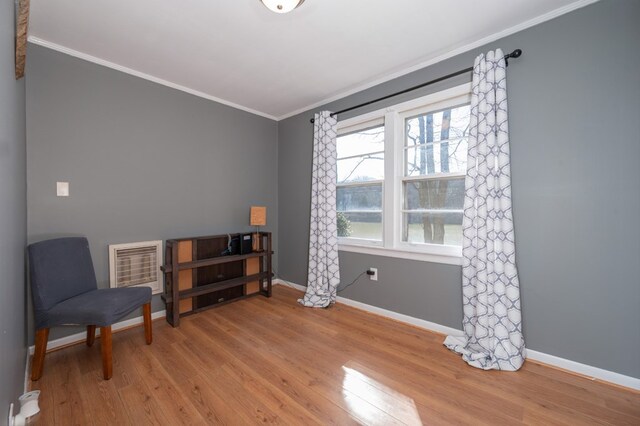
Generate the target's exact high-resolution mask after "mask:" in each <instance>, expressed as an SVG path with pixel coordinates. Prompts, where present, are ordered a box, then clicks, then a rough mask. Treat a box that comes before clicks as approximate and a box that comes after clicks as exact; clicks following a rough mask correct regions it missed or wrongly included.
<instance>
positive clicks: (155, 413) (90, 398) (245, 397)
mask: <svg viewBox="0 0 640 426" xmlns="http://www.w3.org/2000/svg"><path fill="white" fill-rule="evenodd" d="M273 294H274V295H273V297H272V298H270V299H267V298H264V297H255V298H251V299H246V300H242V301H238V302H235V303H231V304H228V305H225V306H221V307H219V308H215V309H211V310H209V311H206V312H202V313H199V314H197V315H192V316H189V317H186V318H184V319H183V320H181V322H180V327H179V328H176V329H174V328H171V327H170V326H169V325H168V324H167V323H166V322H165V321H164V320H162V321H156V322H154V330H153V331H154V342H153V344H152V345H150V346H147V345H146V344H145V336H144V332H143V329H142V327H138V328H135V329H131V330H126V331H123V332H119V333H115V334H114V335H113V378H112V379H111V380H109V381H104V380H102V364H101V360H100V350H99V349H97V348H96V346H98V345H99V344H98V345H94V347H93V348H88V347H86V345H84V344H80V345H76V346H73V347H69V348H65V349H62V350H59V351H55V352H52V353H49V354H47V356H46V358H45V365H44V374H43V375H42V378H41V379H40V381H38V382H32V389H41V390H42V395H41V397H40V407H41V409H42V411H41V413H40V414H39V419H38V424H43V425H65V426H67V425H127V424H131V425H143V424H158V425H181V424H184V425H204V424H231V425H236V424H255V423H274V424H300V425H313V424H337V425H348V424H374V425H396V424H435V425H439V424H443V425H444V424H470V425H478V424H492V425H499V424H509V425H511V424H536V425H540V424H544V425H548V424H566V425H577V424H620V425H622V424H627V425H640V393H637V392H633V391H628V390H624V389H622V388H619V387H615V386H611V385H607V384H603V383H599V382H594V381H591V380H588V379H586V378H582V377H578V376H575V375H572V374H569V373H566V372H563V371H560V370H556V369H553V368H550V367H547V366H542V365H539V364H535V363H532V362H527V363H525V366H524V367H523V368H522V370H521V371H519V372H517V373H508V372H497V371H480V370H477V369H475V368H472V367H469V366H467V365H466V364H465V363H464V362H463V361H462V360H461V359H460V358H459V356H458V355H456V354H453V353H451V352H450V351H449V350H447V349H446V348H445V347H444V346H442V340H443V336H442V335H440V334H436V333H432V332H429V331H425V330H421V329H418V328H414V327H411V326H408V325H405V324H402V323H399V322H395V321H392V320H389V319H386V318H382V317H379V316H375V315H372V314H369V313H367V312H363V311H360V310H357V309H354V308H351V307H349V306H345V305H341V304H338V305H336V306H334V307H332V308H330V309H308V308H302V307H301V306H299V305H298V304H297V303H296V299H297V298H298V297H299V296H300V293H299V292H298V291H296V290H293V289H290V288H287V287H283V286H276V287H275V288H274V292H273Z"/></svg>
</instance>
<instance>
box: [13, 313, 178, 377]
mask: <svg viewBox="0 0 640 426" xmlns="http://www.w3.org/2000/svg"><path fill="white" fill-rule="evenodd" d="M165 315H166V312H165V311H164V310H162V311H158V312H154V313H152V314H151V319H152V320H154V319H157V318H164V317H165ZM143 322H144V319H143V318H142V316H139V317H135V318H131V319H128V320H124V321H120V322H117V323H115V324H113V325H112V326H111V330H112V331H118V330H122V329H123V328H128V327H131V326H134V325H138V324H142V323H143ZM99 335H100V328H99V327H96V336H99ZM86 338H87V333H86V332H81V333H76V334H72V335H70V336H65V337H60V338H59V339H55V340H50V341H49V342H48V343H47V351H50V350H53V349H57V348H59V347H61V346H67V345H73V344H75V343H80V342H84V341H85V339H86ZM34 351H35V346H33V345H32V346H29V355H33V353H34ZM28 364H29V356H27V365H28ZM26 377H28V376H27V372H26V368H25V382H26V380H27V379H26Z"/></svg>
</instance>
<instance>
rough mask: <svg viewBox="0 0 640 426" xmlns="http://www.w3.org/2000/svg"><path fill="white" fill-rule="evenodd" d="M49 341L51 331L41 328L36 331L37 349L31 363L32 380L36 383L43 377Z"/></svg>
mask: <svg viewBox="0 0 640 426" xmlns="http://www.w3.org/2000/svg"><path fill="white" fill-rule="evenodd" d="M48 340H49V329H48V328H41V329H40V330H36V342H35V343H36V349H35V352H34V354H33V362H32V363H31V380H33V381H36V380H39V379H40V377H42V368H43V367H44V354H45V353H46V352H47V341H48Z"/></svg>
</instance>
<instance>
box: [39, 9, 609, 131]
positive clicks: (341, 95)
mask: <svg viewBox="0 0 640 426" xmlns="http://www.w3.org/2000/svg"><path fill="white" fill-rule="evenodd" d="M597 1H599V0H578V1H576V2H573V3H571V4H569V5H566V6H564V7H561V8H558V9H555V10H552V11H550V12H548V13H545V14H543V15H540V16H538V17H535V18H533V19H530V20H528V21H525V22H523V23H520V24H518V25H514V26H512V27H510V28H507V29H505V30H502V31H499V32H497V33H494V34H491V35H489V36H487V37H483V38H481V39H479V40H477V41H474V42H473V43H469V44H466V45H464V46H461V47H458V48H456V49H453V50H450V51H449V52H447V53H444V54H442V55H438V56H435V57H431V58H426V59H424V60H422V61H420V62H419V63H417V64H414V65H411V66H409V67H406V68H403V69H401V70H397V71H394V72H392V73H389V74H385V75H384V76H382V77H379V78H376V79H374V80H371V81H369V82H367V83H364V84H361V85H358V86H356V87H354V88H351V89H348V90H345V91H342V92H339V93H337V94H334V95H332V96H330V97H328V98H325V99H323V100H321V101H318V102H315V103H313V104H310V105H307V106H305V107H302V108H299V109H296V110H294V111H291V112H289V113H287V114H284V115H281V116H274V115H271V114H267V113H265V112H262V111H258V110H255V109H252V108H249V107H246V106H243V105H239V104H236V103H234V102H231V101H227V100H225V99H222V98H218V97H216V96H212V95H210V94H208V93H204V92H201V91H199V90H195V89H191V88H189V87H186V86H183V85H180V84H177V83H173V82H171V81H168V80H164V79H162V78H159V77H155V76H153V75H150V74H147V73H144V72H140V71H136V70H134V69H131V68H128V67H125V66H123V65H119V64H116V63H113V62H110V61H107V60H105V59H101V58H98V57H95V56H92V55H89V54H87V53H84V52H80V51H77V50H74V49H71V48H68V47H66V46H62V45H60V44H57V43H53V42H50V41H48V40H44V39H42V38H39V37H35V36H29V37H28V41H29V43H32V44H35V45H38V46H42V47H46V48H48V49H51V50H55V51H57V52H61V53H65V54H67V55H70V56H73V57H75V58H78V59H82V60H85V61H88V62H92V63H95V64H98V65H102V66H104V67H107V68H111V69H114V70H117V71H121V72H123V73H125V74H129V75H133V76H136V77H139V78H143V79H145V80H149V81H152V82H154V83H157V84H161V85H163V86H166V87H170V88H172V89H176V90H180V91H182V92H186V93H189V94H191V95H194V96H198V97H200V98H204V99H208V100H210V101H214V102H218V103H220V104H223V105H227V106H229V107H232V108H236V109H239V110H242V111H245V112H248V113H251V114H254V115H258V116H260V117H264V118H268V119H270V120H274V121H280V120H284V119H286V118H289V117H293V116H295V115H298V114H301V113H304V112H307V111H309V110H313V109H314V108H318V107H320V106H322V105H325V104H328V103H330V102H333V101H336V100H339V99H342V98H345V97H347V96H350V95H353V94H354V93H358V92H361V91H363V90H366V89H369V88H371V87H374V86H377V85H379V84H382V83H386V82H387V81H390V80H393V79H395V78H398V77H401V76H404V75H407V74H409V73H412V72H414V71H417V70H419V69H422V68H426V67H428V66H430V65H433V64H436V63H438V62H441V61H444V60H446V59H449V58H452V57H454V56H456V55H459V54H461V53H464V52H468V51H470V50H473V49H475V48H477V47H480V46H483V45H485V44H488V43H491V42H494V41H496V40H499V39H501V38H503V37H506V36H509V35H511V34H515V33H517V32H520V31H522V30H525V29H527V28H530V27H533V26H535V25H538V24H541V23H543V22H546V21H549V20H551V19H554V18H557V17H558V16H561V15H565V14H567V13H569V12H572V11H574V10H577V9H580V8H583V7H585V6H588V5H590V4H593V3H595V2H597Z"/></svg>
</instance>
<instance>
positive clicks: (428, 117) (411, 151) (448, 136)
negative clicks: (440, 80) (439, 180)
mask: <svg viewBox="0 0 640 426" xmlns="http://www.w3.org/2000/svg"><path fill="white" fill-rule="evenodd" d="M469 113H470V108H469V105H462V106H459V107H455V108H448V109H445V110H442V111H436V112H430V113H427V114H422V115H418V116H415V117H411V118H407V119H406V120H405V144H404V146H405V157H404V161H405V168H404V169H405V170H404V171H405V176H420V175H429V174H433V173H455V172H464V171H465V170H466V164H467V163H466V162H467V138H468V131H469Z"/></svg>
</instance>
